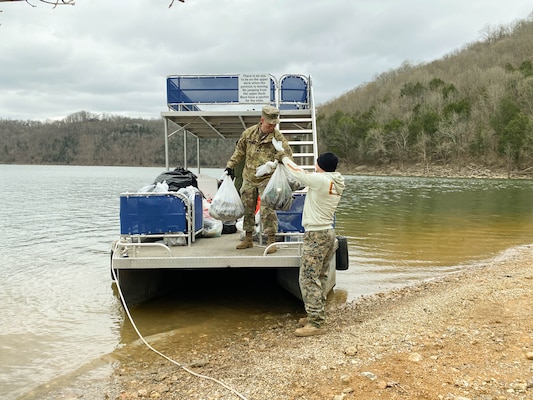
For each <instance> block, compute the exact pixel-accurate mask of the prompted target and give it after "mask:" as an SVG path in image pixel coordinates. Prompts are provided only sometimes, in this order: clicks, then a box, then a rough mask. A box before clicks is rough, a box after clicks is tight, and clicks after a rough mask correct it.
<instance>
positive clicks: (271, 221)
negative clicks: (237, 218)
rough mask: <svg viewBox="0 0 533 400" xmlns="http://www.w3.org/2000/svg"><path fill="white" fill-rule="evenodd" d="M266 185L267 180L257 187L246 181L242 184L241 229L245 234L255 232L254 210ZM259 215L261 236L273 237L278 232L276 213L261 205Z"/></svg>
mask: <svg viewBox="0 0 533 400" xmlns="http://www.w3.org/2000/svg"><path fill="white" fill-rule="evenodd" d="M267 183H268V179H266V180H265V181H264V182H261V183H260V184H259V185H253V184H251V183H250V182H247V181H245V182H243V183H242V186H241V200H242V204H243V205H244V222H243V229H244V231H245V232H254V230H255V209H256V207H257V198H258V197H261V196H262V195H263V191H264V190H265V187H266V185H267ZM260 215H261V228H262V230H263V234H265V235H270V234H274V235H275V234H276V233H277V232H278V216H277V215H276V211H274V210H273V209H272V208H270V207H266V206H264V205H263V203H261V210H260Z"/></svg>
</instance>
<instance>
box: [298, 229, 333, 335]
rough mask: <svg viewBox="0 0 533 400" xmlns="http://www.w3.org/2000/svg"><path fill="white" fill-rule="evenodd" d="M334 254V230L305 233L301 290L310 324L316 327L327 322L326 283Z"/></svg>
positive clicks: (301, 267) (301, 266)
mask: <svg viewBox="0 0 533 400" xmlns="http://www.w3.org/2000/svg"><path fill="white" fill-rule="evenodd" d="M334 252H335V230H334V229H327V230H322V231H309V232H305V233H304V239H303V250H302V263H301V265H300V290H301V292H302V298H303V301H304V305H305V311H306V312H307V318H308V320H309V323H311V324H312V325H314V326H316V327H320V326H322V325H323V324H324V322H325V321H326V296H327V293H326V282H327V281H328V269H329V263H330V262H331V259H332V257H333V255H334Z"/></svg>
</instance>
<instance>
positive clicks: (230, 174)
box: [224, 168, 235, 179]
mask: <svg viewBox="0 0 533 400" xmlns="http://www.w3.org/2000/svg"><path fill="white" fill-rule="evenodd" d="M224 172H225V173H226V174H228V175H229V177H230V178H231V179H234V178H235V171H233V168H226V169H225V170H224Z"/></svg>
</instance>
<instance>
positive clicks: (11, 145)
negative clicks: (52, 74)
mask: <svg viewBox="0 0 533 400" xmlns="http://www.w3.org/2000/svg"><path fill="white" fill-rule="evenodd" d="M0 143H2V144H1V147H0V163H2V164H63V165H109V166H164V165H165V150H164V149H165V140H164V121H163V119H162V118H159V119H140V118H139V119H136V118H127V117H122V116H116V115H99V114H94V113H91V112H88V111H79V112H77V113H74V114H71V115H69V116H67V117H66V118H64V119H62V120H60V121H47V122H40V121H16V120H0ZM187 147H188V149H187V154H188V155H189V156H188V160H187V165H196V141H194V140H190V141H188V144H187ZM234 147H235V143H234V141H223V140H216V139H213V140H205V141H202V146H201V148H200V158H201V160H202V166H204V167H219V166H221V165H225V163H226V161H227V160H228V158H229V157H230V156H231V153H232V152H233V149H234ZM169 158H170V162H171V163H172V165H171V166H174V167H177V166H184V165H185V163H184V160H183V140H171V141H169Z"/></svg>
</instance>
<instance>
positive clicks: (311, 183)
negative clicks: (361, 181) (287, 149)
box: [283, 156, 345, 231]
mask: <svg viewBox="0 0 533 400" xmlns="http://www.w3.org/2000/svg"><path fill="white" fill-rule="evenodd" d="M283 164H284V165H285V166H286V167H287V169H288V170H289V172H290V173H291V174H292V175H293V176H294V177H295V178H296V179H297V180H298V181H299V182H300V183H301V184H302V185H304V186H307V195H306V198H305V202H304V209H303V214H302V226H303V227H304V229H305V230H306V231H320V230H325V229H330V228H332V227H333V220H334V216H335V210H336V209H337V206H338V204H339V201H340V199H341V195H342V192H343V191H344V188H345V184H344V177H343V176H342V175H341V174H340V173H339V172H306V171H305V170H304V169H302V168H301V167H300V166H298V165H297V164H296V163H295V162H294V161H292V160H291V159H290V158H289V157H287V156H284V157H283Z"/></svg>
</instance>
